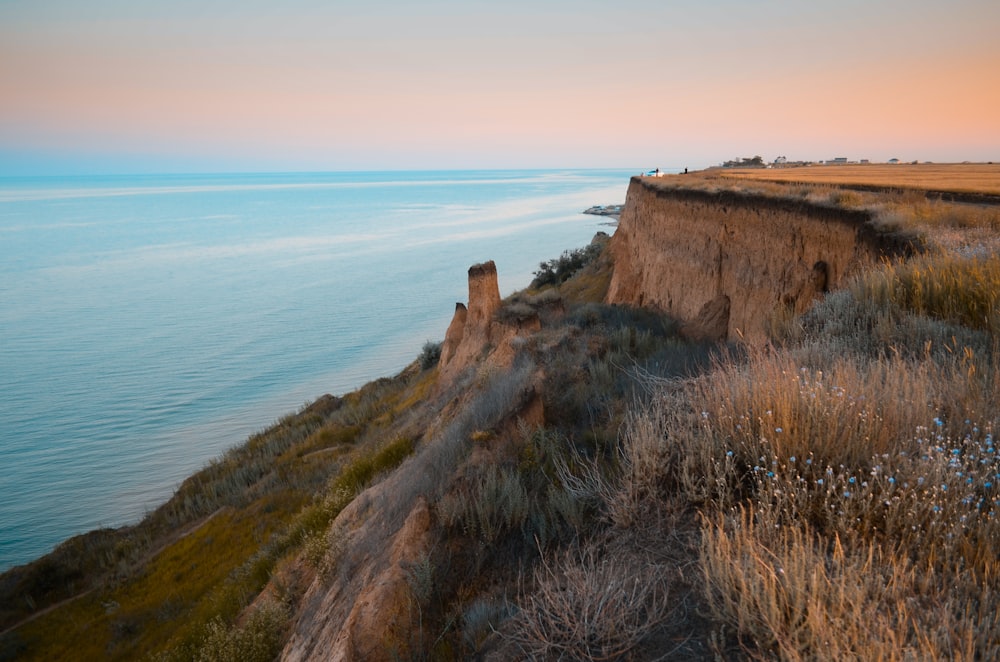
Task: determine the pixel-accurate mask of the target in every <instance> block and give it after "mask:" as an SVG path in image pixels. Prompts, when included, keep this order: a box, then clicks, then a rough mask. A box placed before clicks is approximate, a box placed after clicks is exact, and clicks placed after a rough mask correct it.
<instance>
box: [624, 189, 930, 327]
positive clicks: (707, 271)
mask: <svg viewBox="0 0 1000 662" xmlns="http://www.w3.org/2000/svg"><path fill="white" fill-rule="evenodd" d="M909 249H910V248H909V245H908V244H907V243H906V242H905V241H903V240H901V239H899V238H898V237H893V236H890V235H886V234H883V233H879V232H877V231H876V230H875V229H874V228H873V227H872V225H871V217H870V214H869V213H868V212H866V211H858V210H848V209H840V208H834V207H827V206H822V205H817V204H814V203H810V202H809V201H807V200H802V199H788V198H780V197H774V196H765V195H756V194H747V193H741V192H731V191H726V192H711V191H703V190H693V189H683V188H676V187H671V186H665V185H663V184H662V183H660V182H657V181H653V180H648V179H642V178H638V177H637V178H633V179H632V181H631V182H630V184H629V191H628V197H627V199H626V203H625V208H624V210H623V211H622V216H621V220H620V222H619V225H618V229H617V231H616V232H615V234H614V236H613V237H612V240H611V251H612V256H613V259H614V273H613V275H612V278H611V285H610V288H609V291H608V295H607V298H606V301H607V302H608V303H612V304H626V305H632V306H647V307H653V308H657V309H659V310H662V311H663V312H665V313H667V314H668V315H671V316H673V317H675V318H677V319H679V320H681V322H682V323H684V332H685V333H686V334H687V335H688V336H692V337H698V338H708V339H719V340H726V339H736V338H744V339H746V340H749V341H751V342H753V341H759V340H763V339H764V338H765V337H766V332H765V329H766V327H767V323H768V320H769V319H771V317H772V316H773V315H774V314H775V312H776V311H777V310H778V309H780V308H782V307H784V308H787V309H791V310H793V311H794V312H795V313H801V312H804V311H805V310H806V309H807V308H808V307H809V306H810V305H811V304H812V302H813V301H814V300H815V299H816V298H817V297H818V296H820V295H822V293H823V292H826V291H827V290H830V289H835V288H837V287H840V286H842V285H843V284H844V282H845V280H846V279H847V278H848V277H850V276H851V275H852V274H854V273H857V272H858V271H859V270H860V269H862V268H863V267H865V266H866V265H870V264H872V263H873V262H875V261H877V260H879V259H881V258H882V257H883V256H891V255H897V254H901V253H906V252H907V251H909Z"/></svg>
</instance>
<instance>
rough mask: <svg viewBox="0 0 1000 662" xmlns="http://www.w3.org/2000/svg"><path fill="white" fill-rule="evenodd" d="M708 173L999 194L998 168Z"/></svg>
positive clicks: (942, 166) (851, 167)
mask: <svg viewBox="0 0 1000 662" xmlns="http://www.w3.org/2000/svg"><path fill="white" fill-rule="evenodd" d="M709 172H710V173H712V174H713V175H717V176H719V177H724V178H734V179H742V180H759V181H770V182H783V183H790V182H794V183H805V184H827V185H831V184H833V185H856V186H878V187H886V188H894V189H900V188H906V189H920V190H927V191H953V192H962V193H989V194H993V195H998V194H1000V164H985V163H946V164H936V163H921V164H898V165H887V164H868V165H846V166H844V165H837V166H823V165H814V166H809V167H799V168H767V169H764V168H752V169H751V168H748V169H740V168H733V169H713V170H710V171H709Z"/></svg>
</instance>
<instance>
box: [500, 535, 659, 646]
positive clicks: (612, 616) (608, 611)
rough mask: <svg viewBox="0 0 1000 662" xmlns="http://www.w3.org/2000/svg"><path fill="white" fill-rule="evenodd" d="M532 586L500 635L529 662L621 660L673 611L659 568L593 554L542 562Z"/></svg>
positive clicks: (597, 552) (635, 560)
mask: <svg viewBox="0 0 1000 662" xmlns="http://www.w3.org/2000/svg"><path fill="white" fill-rule="evenodd" d="M534 584H535V589H534V591H533V592H531V593H528V594H526V595H525V596H524V597H523V599H522V601H521V602H522V604H521V609H520V611H519V612H518V613H517V614H516V615H515V616H514V617H513V618H512V619H511V620H510V621H509V623H508V625H507V627H505V628H504V630H503V633H502V634H503V636H504V638H505V639H506V640H507V641H508V642H510V643H512V644H513V645H514V646H516V647H517V648H518V649H519V650H520V651H521V653H522V654H523V655H524V656H525V657H526V658H528V659H533V660H534V659H538V660H541V659H571V660H615V659H622V658H626V657H627V656H629V655H630V654H634V653H635V652H636V651H637V650H638V649H639V647H640V646H641V645H642V644H643V642H644V641H646V640H647V639H648V638H649V637H650V636H651V635H652V634H653V632H654V631H655V630H656V629H657V628H659V627H660V626H662V625H663V624H664V623H665V622H666V621H667V620H668V619H669V618H670V616H671V613H672V611H673V605H672V603H671V596H670V594H669V591H668V587H667V578H666V570H665V568H664V567H663V566H660V565H655V564H652V563H650V562H649V561H647V560H644V559H641V558H639V557H637V556H634V555H628V554H626V555H615V556H612V555H609V554H605V553H603V552H602V551H601V550H598V549H596V548H594V547H588V548H586V549H584V550H581V551H577V552H573V551H566V552H564V553H563V554H562V555H560V556H558V557H557V558H556V559H555V560H554V561H552V562H543V563H542V564H541V565H540V566H539V567H538V568H537V569H536V571H535V575H534Z"/></svg>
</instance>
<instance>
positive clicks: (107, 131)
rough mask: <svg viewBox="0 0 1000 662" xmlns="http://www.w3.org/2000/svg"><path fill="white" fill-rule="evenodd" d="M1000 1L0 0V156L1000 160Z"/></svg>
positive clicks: (78, 165)
mask: <svg viewBox="0 0 1000 662" xmlns="http://www.w3.org/2000/svg"><path fill="white" fill-rule="evenodd" d="M998 34H1000V2H997V0H949V2H944V1H943V0H937V1H928V0H811V1H809V2H803V1H801V0H795V1H785V0H762V1H755V0H734V1H729V0H716V1H712V0H686V1H684V2H678V1H675V0H658V1H655V2H653V1H647V0H632V1H631V2H627V3H622V2H610V1H609V0H573V1H565V0H503V1H492V2H482V1H480V0H422V1H419V2H415V1H413V0H366V1H365V2H363V3H362V2H359V1H354V2H347V1H344V0H325V1H323V0H283V1H282V2H273V1H271V0H267V1H265V0H239V1H233V0H171V1H169V2H152V1H150V2H134V1H129V0H0V176H11V175H14V176H17V175H46V174H52V175H61V174H113V173H114V174H117V173H160V172H219V171H228V172H242V171H258V172H259V171H271V172H273V171H333V170H393V169H459V168H618V167H621V168H636V169H648V168H654V167H660V168H664V169H666V168H683V167H690V168H701V167H706V166H710V165H714V164H718V163H720V162H722V161H724V160H727V159H732V158H737V157H749V156H754V155H761V156H763V157H764V158H765V159H766V160H768V161H770V160H773V159H774V158H775V157H777V156H786V157H787V158H788V159H790V160H799V159H802V160H825V159H830V158H834V157H847V158H850V159H852V160H854V159H865V158H866V159H871V160H873V161H878V160H881V161H884V160H887V159H889V158H893V157H895V158H900V159H903V160H906V161H910V160H914V159H916V160H921V161H924V160H929V161H937V162H946V161H965V160H970V161H1000V38H998V37H997V35H998Z"/></svg>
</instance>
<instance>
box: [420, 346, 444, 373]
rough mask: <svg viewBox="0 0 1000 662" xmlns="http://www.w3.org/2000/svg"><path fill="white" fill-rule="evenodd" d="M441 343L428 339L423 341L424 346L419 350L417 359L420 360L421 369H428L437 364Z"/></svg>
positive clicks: (439, 357)
mask: <svg viewBox="0 0 1000 662" xmlns="http://www.w3.org/2000/svg"><path fill="white" fill-rule="evenodd" d="M441 345H442V343H440V342H432V341H430V340H428V341H427V342H425V343H424V348H423V349H422V350H420V356H419V358H418V359H417V360H418V361H419V362H420V369H421V370H430V369H431V368H433V367H434V366H436V365H437V364H438V361H440V360H441Z"/></svg>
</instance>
